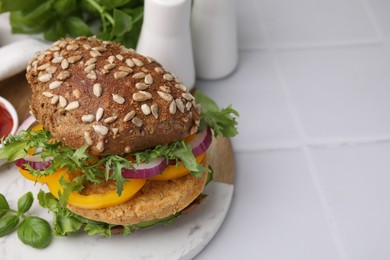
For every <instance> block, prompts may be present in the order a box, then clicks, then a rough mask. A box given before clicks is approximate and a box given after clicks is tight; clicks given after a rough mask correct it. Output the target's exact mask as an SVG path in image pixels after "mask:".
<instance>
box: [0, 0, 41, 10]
mask: <svg viewBox="0 0 390 260" xmlns="http://www.w3.org/2000/svg"><path fill="white" fill-rule="evenodd" d="M39 1H40V0H29V1H26V0H2V1H0V13H3V12H9V11H17V10H23V9H30V8H31V7H32V6H35V5H36V4H37V3H39Z"/></svg>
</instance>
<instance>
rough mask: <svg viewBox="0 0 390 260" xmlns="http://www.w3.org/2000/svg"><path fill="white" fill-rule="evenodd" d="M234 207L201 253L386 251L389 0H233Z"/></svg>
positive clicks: (211, 87) (345, 254)
mask: <svg viewBox="0 0 390 260" xmlns="http://www.w3.org/2000/svg"><path fill="white" fill-rule="evenodd" d="M237 11H238V27H239V33H238V34H239V47H240V51H239V54H240V62H239V66H238V68H237V70H236V71H235V73H234V74H232V75H230V76H229V77H227V78H224V79H221V80H216V81H199V82H198V87H199V88H200V89H201V90H203V91H204V92H206V93H207V94H209V95H210V96H212V97H213V98H214V99H215V100H217V101H218V103H219V104H220V105H221V106H224V107H225V106H227V105H229V104H233V105H234V107H235V108H236V109H237V110H238V111H239V112H240V114H241V116H240V119H239V131H240V135H239V136H237V137H236V138H234V139H232V141H233V145H234V149H235V155H236V163H237V169H236V179H235V194H234V197H233V202H232V206H231V209H230V212H229V214H228V216H227V218H226V220H225V222H224V224H223V226H222V227H221V229H220V231H219V232H218V233H217V235H216V236H215V238H214V239H213V240H212V242H211V243H210V244H209V245H208V246H207V247H206V248H205V249H204V250H203V252H201V254H199V255H198V257H197V259H202V260H203V259H283V260H284V259H289V260H290V259H300V260H302V259H304V260H311V259H327V260H328V259H341V260H347V259H348V260H366V259H375V260H379V259H383V260H387V259H390V1H388V0H294V1H292V0H243V1H237Z"/></svg>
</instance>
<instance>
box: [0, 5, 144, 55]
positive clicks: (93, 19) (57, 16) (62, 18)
mask: <svg viewBox="0 0 390 260" xmlns="http://www.w3.org/2000/svg"><path fill="white" fill-rule="evenodd" d="M143 5H144V1H143V0H29V1H25V0H0V13H3V12H10V24H11V27H12V32H13V33H25V34H37V33H43V35H44V37H45V39H46V40H49V41H55V40H57V39H59V38H61V37H65V36H72V37H77V36H90V35H92V34H95V35H97V36H98V37H99V38H101V39H103V40H112V41H116V42H120V43H122V44H123V45H125V46H126V47H131V48H134V47H135V46H136V44H137V41H138V37H139V34H140V31H141V26H142V20H143Z"/></svg>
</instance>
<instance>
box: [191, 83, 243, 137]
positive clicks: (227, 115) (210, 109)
mask: <svg viewBox="0 0 390 260" xmlns="http://www.w3.org/2000/svg"><path fill="white" fill-rule="evenodd" d="M195 100H196V102H197V103H200V104H201V106H202V112H201V122H200V127H199V129H200V130H202V129H203V128H204V127H205V126H206V125H208V126H210V127H211V128H212V129H213V130H214V134H215V136H224V137H233V136H236V135H237V134H238V131H237V128H236V127H237V124H238V122H237V121H236V117H238V116H239V113H238V112H237V111H236V110H235V109H233V108H232V106H228V107H227V108H223V109H219V108H218V105H217V103H215V101H214V100H212V99H211V98H209V97H208V96H206V95H205V94H203V93H202V92H200V91H198V90H197V91H196V92H195Z"/></svg>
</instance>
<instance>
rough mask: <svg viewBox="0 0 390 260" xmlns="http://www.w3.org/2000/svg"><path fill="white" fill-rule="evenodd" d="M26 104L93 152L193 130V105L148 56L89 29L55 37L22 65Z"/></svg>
mask: <svg viewBox="0 0 390 260" xmlns="http://www.w3.org/2000/svg"><path fill="white" fill-rule="evenodd" d="M26 76H27V80H28V82H29V84H30V85H31V88H32V98H31V101H30V109H31V111H32V113H33V114H34V116H35V117H36V118H37V120H38V121H39V122H40V123H41V124H42V125H43V127H44V128H45V129H46V130H48V131H50V132H51V133H52V135H53V136H54V138H55V139H57V140H58V141H61V142H63V143H64V144H65V145H67V146H70V147H73V148H79V147H81V146H89V147H90V150H91V152H92V153H94V154H96V155H106V154H117V155H121V154H124V153H128V152H132V151H136V150H140V149H145V148H149V147H153V146H156V145H158V144H167V143H170V142H173V141H175V140H179V139H183V138H184V137H185V136H187V135H189V134H193V133H195V132H196V131H197V128H198V125H199V106H198V105H197V104H196V103H195V101H194V97H193V96H192V95H191V94H190V93H189V92H188V89H187V88H186V87H185V86H184V85H183V84H182V83H181V82H180V80H178V79H177V78H176V76H175V75H174V74H172V73H170V72H169V71H167V70H165V69H164V68H163V67H162V66H161V65H160V64H159V63H158V62H156V61H155V60H153V59H152V58H149V57H145V56H143V55H140V54H138V53H136V52H134V50H132V49H127V48H125V47H123V46H122V45H120V44H116V43H112V42H106V41H101V40H98V39H96V38H95V37H88V38H87V37H79V38H77V39H70V38H66V39H61V40H59V41H57V42H55V43H54V44H53V45H52V46H51V47H50V48H48V49H47V50H46V51H43V52H39V53H37V54H36V55H35V57H34V58H33V59H32V60H31V61H30V63H29V66H28V68H27V75H26Z"/></svg>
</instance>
